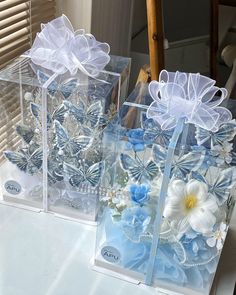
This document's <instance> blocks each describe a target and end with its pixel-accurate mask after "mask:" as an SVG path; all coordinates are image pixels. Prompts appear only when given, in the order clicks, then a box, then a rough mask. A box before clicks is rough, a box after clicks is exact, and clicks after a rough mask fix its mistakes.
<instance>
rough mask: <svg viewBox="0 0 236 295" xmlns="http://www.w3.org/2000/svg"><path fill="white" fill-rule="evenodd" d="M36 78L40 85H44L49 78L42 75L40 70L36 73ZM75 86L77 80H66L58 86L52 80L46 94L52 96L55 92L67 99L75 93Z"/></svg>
mask: <svg viewBox="0 0 236 295" xmlns="http://www.w3.org/2000/svg"><path fill="white" fill-rule="evenodd" d="M37 76H38V80H39V82H40V84H41V85H43V84H44V83H46V82H47V81H48V79H49V78H50V76H48V75H47V74H45V73H43V72H42V71H40V70H38V71H37ZM77 85H78V80H77V79H68V80H66V81H65V82H63V84H58V83H57V82H56V81H55V80H54V81H52V82H51V83H50V84H49V86H48V93H49V94H50V95H51V96H54V95H55V93H56V91H59V92H61V93H62V95H63V96H64V98H65V99H67V98H68V97H69V96H70V95H71V94H72V93H73V92H74V91H75V89H76V87H77Z"/></svg>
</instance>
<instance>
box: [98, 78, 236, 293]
mask: <svg viewBox="0 0 236 295" xmlns="http://www.w3.org/2000/svg"><path fill="white" fill-rule="evenodd" d="M151 102H152V99H151V97H150V96H149V93H148V86H147V85H142V84H141V85H139V86H138V87H137V88H136V89H135V90H134V92H133V93H132V94H131V95H130V97H129V98H128V99H127V100H126V102H125V103H124V105H123V106H122V108H121V109H120V112H119V115H118V116H117V117H116V118H114V120H113V121H112V122H111V124H109V125H108V126H107V127H106V129H105V131H104V136H103V149H104V160H105V163H106V165H105V172H104V175H103V180H102V181H103V183H104V186H105V187H106V188H107V192H106V194H105V196H104V197H101V200H100V201H101V204H102V206H103V210H101V212H102V213H101V214H100V216H99V225H98V228H97V240H96V252H95V267H101V268H103V269H108V270H110V271H111V272H112V275H117V276H118V277H120V276H121V277H122V276H126V279H130V280H131V281H132V280H136V281H138V282H139V281H140V282H143V283H145V282H146V283H147V276H150V273H151V276H152V284H153V286H156V287H159V288H162V289H164V290H166V291H165V292H167V294H171V292H172V291H173V292H179V293H180V294H186V295H187V294H209V292H210V289H211V285H212V282H213V279H214V275H215V272H216V269H217V265H218V262H219V258H220V254H221V251H222V248H223V245H224V241H225V238H226V234H227V232H228V226H229V221H230V218H231V214H232V210H233V207H234V203H235V179H236V171H235V166H234V165H235V164H234V163H235V158H234V157H235V155H234V153H233V150H232V151H231V152H230V153H228V152H226V150H224V152H221V153H220V149H219V147H218V146H219V145H220V146H221V147H223V141H222V142H221V143H220V139H219V138H221V135H222V133H224V132H227V134H231V135H230V136H228V137H227V140H228V141H229V146H231V148H233V144H232V145H231V142H232V143H233V138H234V136H235V134H236V124H235V122H234V121H232V122H230V123H228V124H225V125H222V126H221V128H220V130H219V131H218V133H211V132H207V131H204V130H202V129H199V128H196V127H195V126H193V125H188V124H185V125H184V128H183V131H182V133H181V135H180V136H179V138H178V140H177V142H176V148H175V150H174V154H173V158H172V161H171V170H170V178H169V179H168V177H167V175H166V174H165V175H164V170H165V165H166V162H167V161H166V159H167V153H168V147H169V144H170V142H171V141H172V144H171V145H173V140H172V136H173V133H174V130H170V131H162V130H161V129H160V127H159V126H158V125H157V124H156V123H155V122H154V121H153V120H152V119H148V118H147V116H146V111H147V108H148V106H149V105H150V103H151ZM224 134H225V133H224ZM216 138H218V139H219V140H218V144H217V145H214V146H215V147H213V142H215V140H216ZM227 140H225V141H227ZM230 157H231V158H230ZM166 179H167V180H169V184H168V189H167V192H166V199H165V206H164V210H163V211H162V210H158V205H159V203H160V192H161V191H162V185H163V181H165V180H166ZM160 215H161V216H162V218H160V220H161V224H158V223H157V221H156V218H157V217H159V216H160ZM158 227H159V228H160V231H158ZM155 238H157V240H158V247H157V248H156V249H155V247H154V250H156V251H154V252H152V253H154V254H152V255H151V250H153V249H152V245H153V243H154V240H155ZM152 264H153V269H152V267H151V266H152ZM150 270H152V271H150Z"/></svg>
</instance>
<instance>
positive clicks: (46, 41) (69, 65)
mask: <svg viewBox="0 0 236 295" xmlns="http://www.w3.org/2000/svg"><path fill="white" fill-rule="evenodd" d="M41 29H42V30H41V32H40V33H38V34H37V36H36V38H35V41H34V43H33V45H32V47H31V49H30V53H29V57H30V58H31V59H32V61H33V63H35V64H37V65H40V66H42V67H44V68H46V69H48V70H51V71H53V72H54V73H57V74H63V73H65V72H66V71H69V72H70V73H71V75H75V74H76V73H77V71H78V70H80V71H81V72H83V73H84V74H85V75H87V76H90V77H93V78H95V77H96V76H97V75H98V74H99V73H100V72H101V71H102V70H103V69H104V67H105V66H106V64H108V63H109V61H110V56H109V52H110V47H109V45H108V44H107V43H101V42H98V41H97V40H96V39H95V38H94V36H93V35H91V34H85V32H84V30H78V31H74V29H73V27H72V25H71V23H70V21H69V19H68V18H67V17H66V16H65V15H62V16H61V17H58V18H56V19H54V20H52V21H51V22H49V23H47V24H43V25H42V26H41Z"/></svg>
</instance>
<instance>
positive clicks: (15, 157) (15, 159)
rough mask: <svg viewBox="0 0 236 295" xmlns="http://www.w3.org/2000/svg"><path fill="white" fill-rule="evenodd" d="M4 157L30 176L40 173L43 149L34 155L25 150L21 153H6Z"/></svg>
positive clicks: (36, 151)
mask: <svg viewBox="0 0 236 295" xmlns="http://www.w3.org/2000/svg"><path fill="white" fill-rule="evenodd" d="M4 156H5V157H6V158H7V159H8V160H9V161H10V162H11V163H12V164H15V165H16V166H17V167H18V168H19V169H20V170H21V171H23V172H26V173H29V174H34V173H36V172H38V170H39V169H40V168H41V166H42V157H43V152H42V149H37V150H35V151H34V152H33V153H32V154H29V153H28V152H25V151H24V150H21V151H19V152H12V151H5V152H4Z"/></svg>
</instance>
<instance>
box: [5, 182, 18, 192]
mask: <svg viewBox="0 0 236 295" xmlns="http://www.w3.org/2000/svg"><path fill="white" fill-rule="evenodd" d="M4 187H5V190H6V191H7V192H8V193H9V194H11V195H18V194H19V193H20V192H21V185H20V184H19V183H18V182H16V181H15V180H8V181H7V182H5V184H4Z"/></svg>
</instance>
